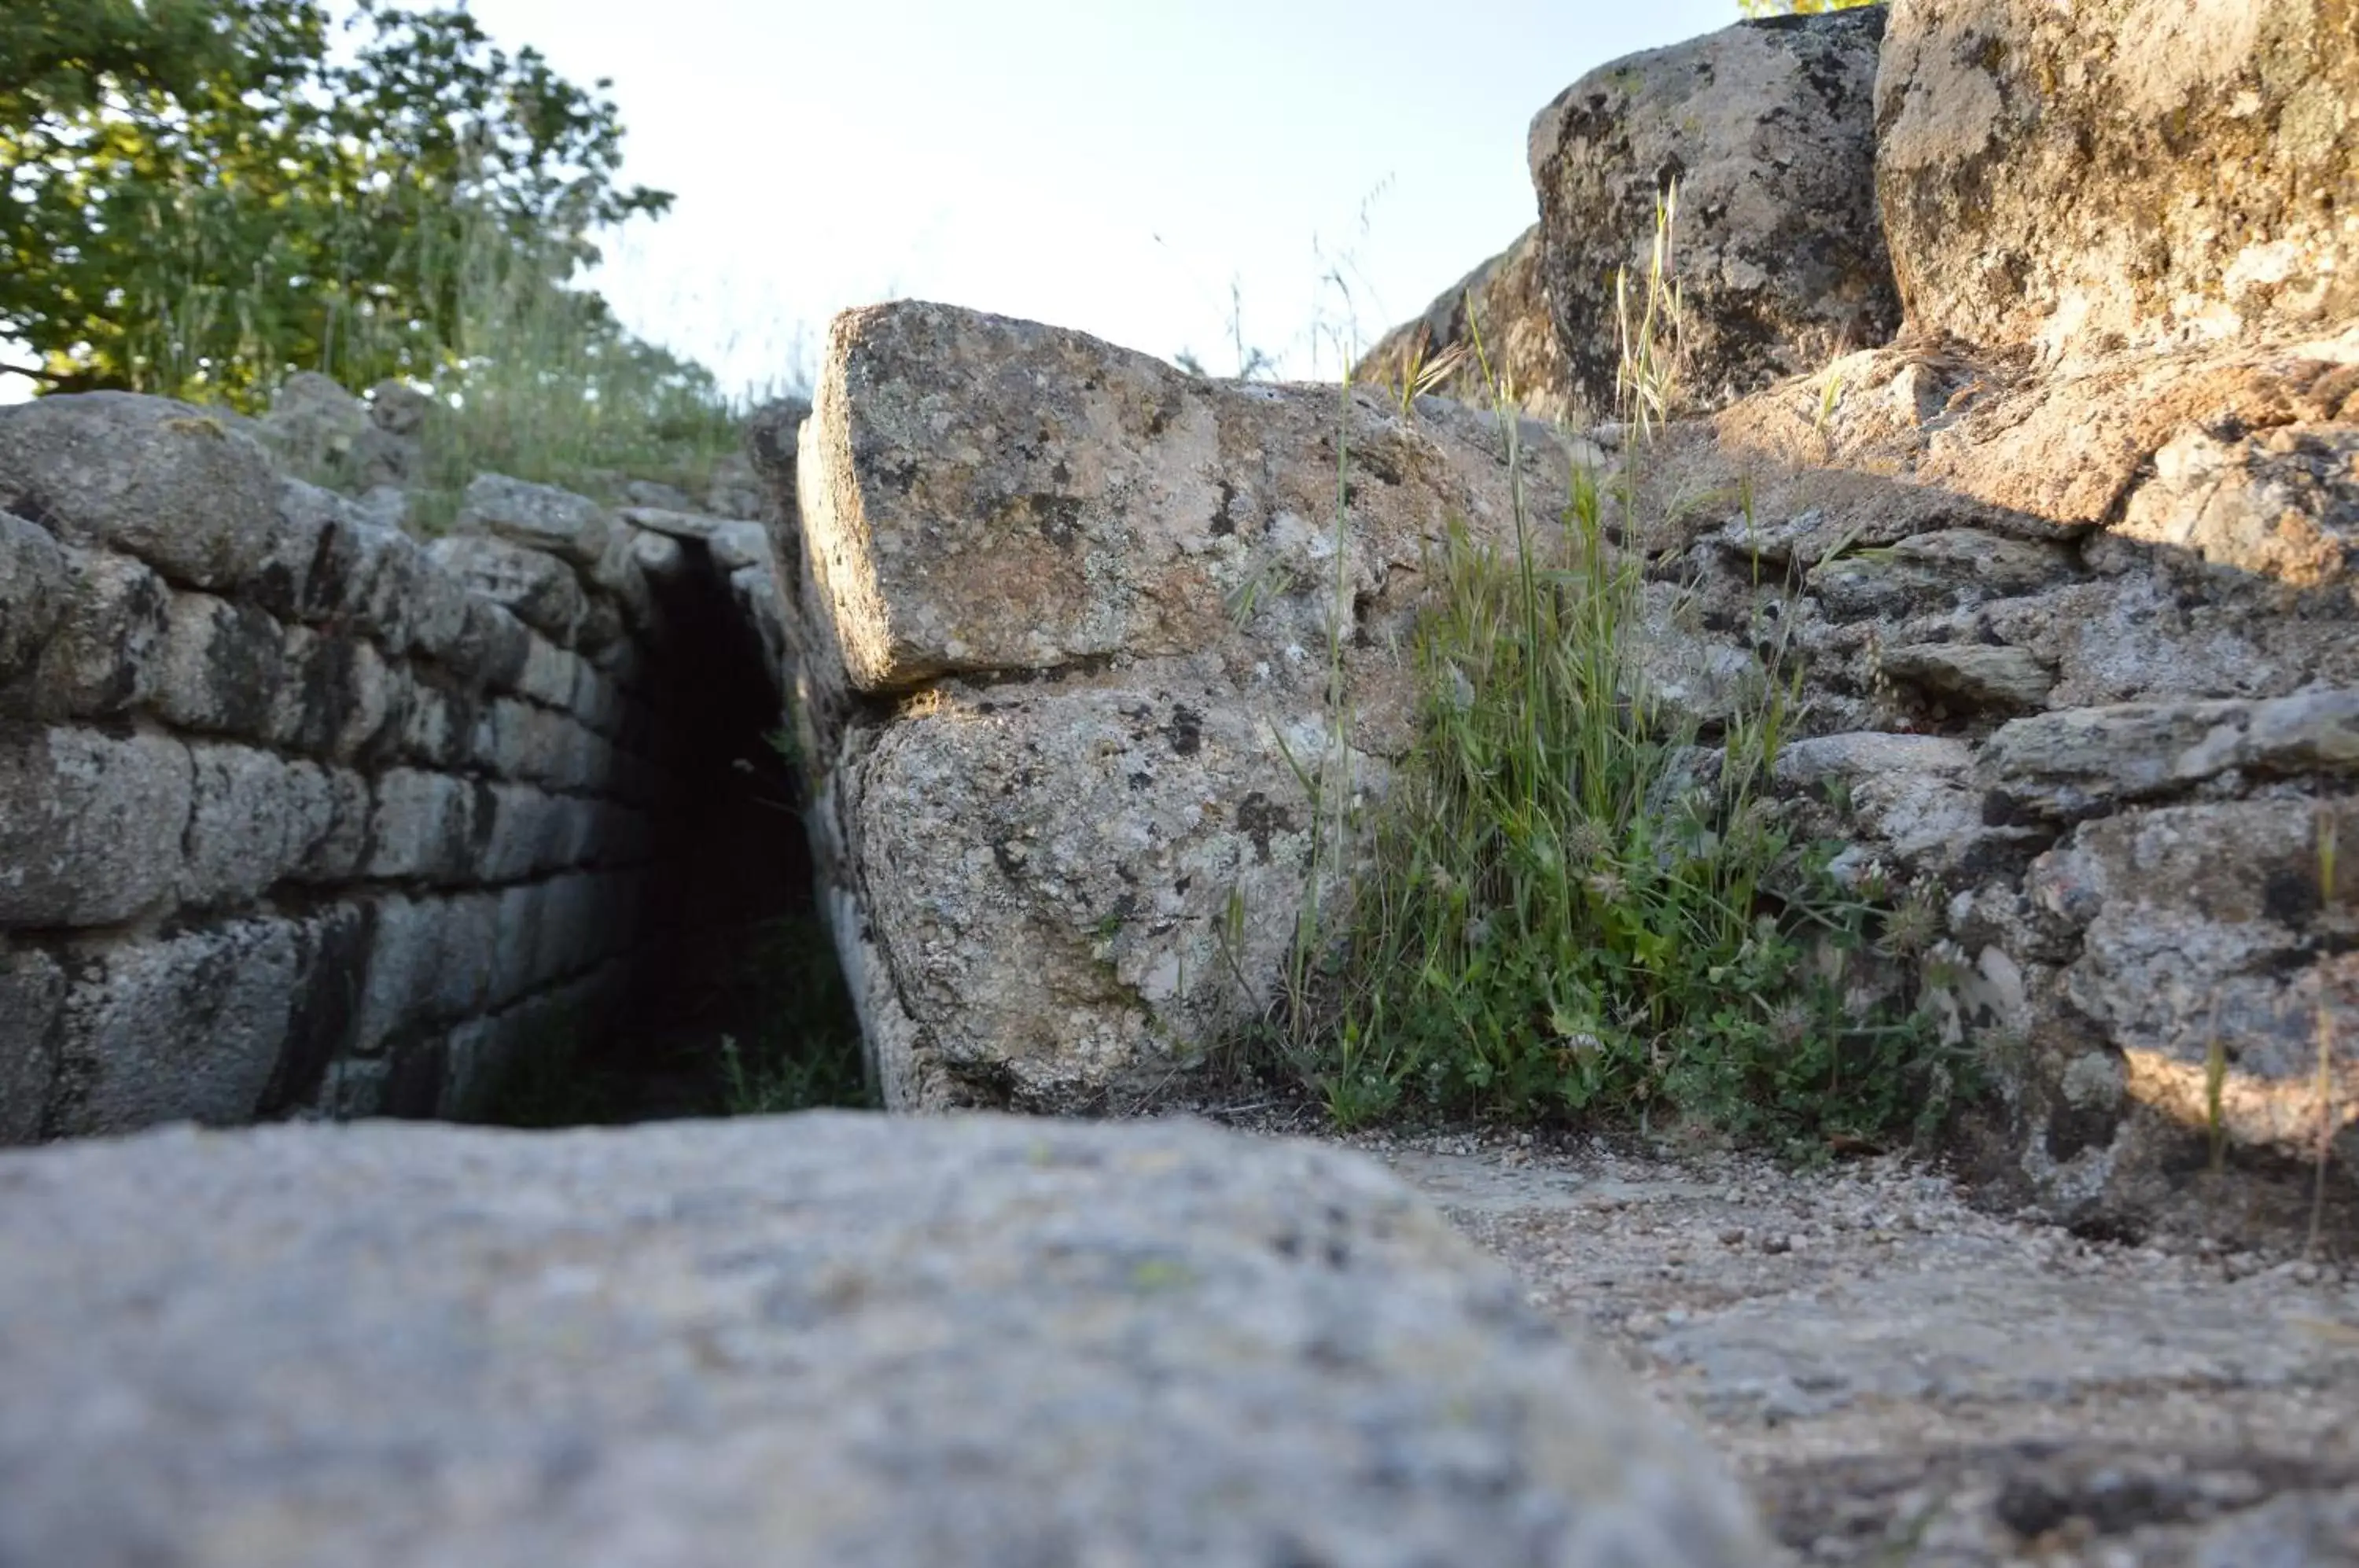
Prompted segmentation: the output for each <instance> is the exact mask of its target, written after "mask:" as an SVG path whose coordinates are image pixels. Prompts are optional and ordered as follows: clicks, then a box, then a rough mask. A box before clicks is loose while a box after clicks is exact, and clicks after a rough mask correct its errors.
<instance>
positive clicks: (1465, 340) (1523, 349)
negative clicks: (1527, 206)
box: [1352, 224, 1574, 419]
mask: <svg viewBox="0 0 2359 1568" xmlns="http://www.w3.org/2000/svg"><path fill="white" fill-rule="evenodd" d="M1486 367H1487V370H1488V375H1487V376H1486V375H1485V370H1486ZM1352 379H1353V381H1355V382H1361V383H1364V384H1366V385H1368V386H1372V387H1376V388H1377V389H1379V390H1381V391H1390V392H1395V393H1400V392H1404V391H1406V392H1408V393H1410V394H1416V393H1429V392H1430V393H1431V394H1433V395H1434V396H1436V397H1451V398H1455V399H1457V400H1458V401H1460V402H1462V403H1470V404H1472V405H1473V406H1474V407H1476V408H1488V407H1490V405H1491V403H1492V400H1493V397H1494V386H1495V388H1496V395H1497V396H1499V397H1504V398H1506V400H1507V401H1508V402H1509V403H1511V404H1513V405H1514V406H1515V407H1517V408H1520V409H1522V410H1523V411H1524V412H1525V413H1527V414H1529V415H1531V416H1532V417H1533V418H1535V419H1569V418H1571V416H1572V414H1573V412H1574V406H1573V403H1572V399H1571V393H1572V368H1571V365H1570V364H1569V363H1568V362H1567V361H1566V359H1565V354H1564V350H1563V348H1562V347H1561V346H1560V344H1559V343H1557V337H1556V320H1555V318H1554V317H1553V316H1551V315H1550V314H1549V304H1548V291H1547V290H1546V289H1544V288H1542V287H1541V283H1540V231H1539V227H1538V225H1537V224H1535V225H1534V226H1532V227H1531V228H1528V229H1527V230H1525V231H1524V233H1523V234H1522V235H1521V237H1519V238H1518V239H1517V241H1516V243H1515V244H1514V245H1509V246H1508V247H1507V248H1506V250H1505V251H1502V252H1501V253H1500V254H1499V255H1497V256H1493V257H1492V258H1491V259H1490V260H1488V261H1486V262H1484V264H1483V265H1482V266H1480V267H1476V268H1475V269H1474V270H1473V271H1472V272H1470V273H1468V274H1467V275H1466V276H1465V277H1464V278H1460V279H1459V280H1458V281H1457V282H1456V283H1454V284H1452V285H1451V287H1450V288H1449V289H1447V290H1445V291H1444V292H1443V293H1442V294H1441V295H1440V297H1439V298H1437V299H1435V300H1434V301H1433V303H1432V304H1430V305H1429V306H1427V307H1426V310H1425V314H1424V315H1422V316H1419V318H1418V319H1417V320H1415V321H1410V322H1408V323H1407V324H1405V325H1402V326H1397V327H1395V328H1394V329H1393V330H1392V331H1391V332H1386V334H1385V335H1384V336H1383V337H1381V338H1378V339H1377V340H1376V342H1375V344H1374V345H1373V346H1372V347H1370V348H1369V350H1368V351H1367V353H1366V354H1363V355H1361V357H1360V362H1359V364H1358V365H1355V366H1353V370H1352Z"/></svg>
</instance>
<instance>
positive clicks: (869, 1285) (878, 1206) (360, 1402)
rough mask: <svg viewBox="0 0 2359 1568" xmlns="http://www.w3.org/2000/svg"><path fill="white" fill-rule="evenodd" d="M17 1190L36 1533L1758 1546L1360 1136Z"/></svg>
mask: <svg viewBox="0 0 2359 1568" xmlns="http://www.w3.org/2000/svg"><path fill="white" fill-rule="evenodd" d="M0 1192H5V1193H6V1194H7V1200H8V1201H7V1202H6V1203H0V1252H5V1254H6V1255H7V1256H8V1257H9V1258H12V1259H16V1260H19V1261H18V1262H16V1264H15V1265H14V1266H12V1267H11V1268H10V1269H7V1270H5V1272H0V1322H5V1323H7V1325H8V1331H7V1333H6V1334H5V1336H0V1383H5V1386H6V1387H7V1388H9V1389H10V1391H11V1398H10V1399H7V1400H5V1401H0V1557H5V1558H7V1559H8V1560H11V1561H23V1562H27V1563H51V1562H68V1561H74V1562H130V1561H151V1560H153V1561H168V1562H172V1563H183V1564H187V1565H189V1568H206V1565H211V1564H220V1565H223V1568H227V1565H230V1564H235V1565H236V1568H273V1565H274V1564H290V1565H291V1564H294V1563H362V1562H371V1563H470V1564H476V1565H480V1568H501V1565H512V1568H526V1565H527V1564H532V1565H538V1564H545V1563H577V1564H582V1565H583V1568H607V1565H613V1568H620V1565H622V1564H626V1563H656V1562H661V1563H667V1564H678V1565H680V1568H698V1565H702V1564H712V1565H713V1568H722V1565H724V1564H725V1565H735V1564H744V1563H776V1564H781V1565H791V1564H803V1563H809V1564H813V1565H817V1564H822V1563H824V1564H830V1565H832V1568H834V1565H840V1568H863V1565H874V1568H905V1565H907V1564H912V1563H938V1564H943V1565H945V1568H969V1565H971V1568H1016V1565H1018V1564H1038V1563H1105V1564H1114V1563H1236V1564H1245V1563H1256V1564H1266V1563H1330V1564H1335V1565H1336V1568H1409V1565H1411V1564H1422V1563H1529V1564H1536V1565H1537V1564H1550V1565H1562V1568H1757V1565H1759V1564H1763V1563H1768V1562H1770V1561H1772V1557H1771V1552H1772V1548H1771V1547H1770V1546H1769V1544H1768V1542H1767V1541H1766V1540H1765V1539H1764V1538H1763V1537H1762V1536H1761V1535H1760V1534H1759V1533H1758V1532H1757V1530H1756V1526H1755V1525H1754V1524H1753V1523H1752V1522H1751V1520H1750V1519H1748V1518H1747V1517H1746V1513H1745V1509H1744V1508H1743V1506H1742V1504H1741V1503H1740V1502H1739V1501H1738V1499H1737V1497H1736V1495H1735V1493H1734V1488H1733V1486H1731V1484H1730V1482H1729V1481H1728V1480H1727V1478H1726V1477H1725V1476H1724V1475H1723V1473H1722V1471H1721V1469H1720V1467H1719V1466H1718V1465H1716V1464H1715V1463H1714V1462H1713V1461H1712V1459H1711V1458H1710V1457H1709V1456H1708V1455H1707V1454H1704V1453H1703V1452H1702V1451H1701V1449H1700V1447H1699V1446H1698V1445H1697V1444H1696V1443H1693V1442H1692V1441H1690V1439H1688V1438H1687V1437H1686V1436H1685V1434H1684V1433H1682V1432H1680V1431H1679V1430H1678V1429H1677V1428H1675V1427H1674V1426H1673V1425H1672V1423H1671V1422H1670V1421H1669V1419H1668V1418H1667V1417H1666V1416H1665V1415H1664V1414H1662V1413H1661V1412H1660V1411H1659V1410H1658V1409H1657V1408H1655V1407H1654V1406H1653V1405H1652V1403H1651V1401H1649V1400H1648V1399H1647V1397H1646V1396H1644V1395H1642V1394H1640V1393H1639V1392H1638V1391H1637V1390H1636V1388H1634V1387H1633V1386H1632V1385H1631V1384H1630V1383H1629V1381H1628V1380H1627V1378H1626V1377H1625V1375H1624V1374H1622V1373H1621V1372H1620V1370H1619V1369H1618V1368H1613V1367H1606V1366H1604V1365H1602V1364H1601V1363H1600V1362H1599V1361H1598V1360H1597V1359H1596V1358H1594V1357H1593V1356H1589V1355H1587V1354H1585V1353H1583V1352H1582V1350H1580V1349H1579V1348H1577V1347H1575V1346H1573V1345H1570V1344H1568V1343H1567V1342H1566V1341H1565V1340H1564V1339H1562V1338H1561V1337H1560V1334H1559V1333H1558V1332H1557V1331H1556V1330H1555V1329H1554V1328H1553V1327H1551V1326H1550V1325H1549V1324H1548V1323H1546V1322H1545V1321H1544V1320H1543V1319H1541V1318H1540V1317H1539V1316H1538V1313H1537V1312H1534V1311H1533V1310H1532V1309H1531V1308H1529V1307H1527V1306H1526V1305H1525V1304H1524V1301H1523V1300H1522V1297H1521V1293H1520V1287H1518V1286H1517V1284H1516V1283H1515V1282H1514V1281H1513V1279H1511V1278H1510V1277H1509V1276H1508V1275H1507V1274H1506V1272H1505V1271H1504V1270H1502V1269H1499V1268H1498V1267H1497V1266H1495V1264H1493V1263H1491V1262H1489V1261H1488V1260H1485V1259H1484V1258H1481V1257H1480V1256H1479V1255H1478V1254H1476V1253H1475V1252H1474V1251H1473V1247H1471V1246H1470V1245H1469V1244H1468V1243H1466V1242H1464V1241H1463V1240H1462V1239H1461V1238H1460V1237H1458V1236H1455V1235H1454V1234H1452V1233H1451V1231H1450V1229H1449V1228H1448V1226H1447V1225H1445V1224H1444V1223H1443V1222H1442V1220H1441V1219H1440V1216H1439V1215H1438V1214H1435V1213H1434V1212H1433V1211H1432V1210H1430V1208H1428V1207H1427V1206H1426V1205H1425V1203H1423V1202H1422V1201H1421V1200H1419V1199H1418V1198H1417V1197H1415V1196H1414V1195H1413V1194H1412V1193H1411V1192H1409V1191H1408V1189H1407V1188H1405V1187H1403V1186H1401V1185H1400V1184H1399V1183H1398V1182H1397V1181H1395V1180H1394V1179H1393V1178H1391V1177H1389V1176H1386V1175H1384V1174H1383V1173H1381V1172H1380V1171H1377V1170H1375V1168H1374V1167H1373V1166H1371V1165H1369V1164H1367V1163H1365V1162H1364V1161H1363V1160H1360V1159H1358V1158H1356V1157H1353V1156H1350V1155H1345V1154H1343V1153H1340V1152H1337V1151H1333V1150H1329V1149H1317V1148H1314V1147H1310V1146H1307V1145H1299V1144H1277V1143H1256V1142H1253V1141H1249V1140H1247V1139H1245V1138H1238V1137H1235V1136H1234V1135H1230V1134H1225V1133H1221V1132H1216V1131H1213V1130H1211V1129H1209V1128H1205V1127H1196V1126H1189V1125H1184V1124H1180V1125H1132V1126H1123V1127H1083V1126H1060V1125H1057V1124H1048V1123H1038V1122H1023V1121H1009V1120H995V1119H970V1120H954V1121H931V1122H907V1121H894V1120H886V1119H882V1118H874V1117H859V1116H843V1115H832V1116H830V1115H818V1116H799V1117H793V1118H788V1119H785V1120H747V1121H735V1122H729V1123H701V1124H698V1123H691V1124H671V1125H656V1126H644V1127H631V1128H625V1129H619V1130H612V1131H581V1132H573V1133H568V1134H562V1135H525V1134H516V1133H497V1132H488V1131H474V1130H467V1129H460V1128H429V1127H399V1126H395V1125H390V1124H375V1125H370V1126H364V1127H342V1128H329V1127H268V1128H258V1129H254V1130H251V1131H247V1132H243V1133H238V1134H234V1135H223V1134H204V1133H196V1132H189V1131H177V1132H170V1133H163V1134H158V1135H153V1136H150V1137H147V1138H138V1139H135V1140H132V1141H129V1142H125V1143H119V1144H112V1145H93V1146H90V1147H83V1148H67V1149H51V1150H42V1151H38V1152H32V1153H17V1154H11V1155H7V1156H4V1157H0ZM158 1302H163V1303H168V1307H167V1309H166V1310H162V1311H158V1309H157V1307H156V1305H155V1303H158ZM134 1411H136V1412H138V1413H137V1415H136V1417H131V1416H127V1415H126V1414H125V1412H134Z"/></svg>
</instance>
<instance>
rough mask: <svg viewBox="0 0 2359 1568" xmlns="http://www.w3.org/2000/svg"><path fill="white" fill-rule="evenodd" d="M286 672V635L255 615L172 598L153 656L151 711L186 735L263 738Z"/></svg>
mask: <svg viewBox="0 0 2359 1568" xmlns="http://www.w3.org/2000/svg"><path fill="white" fill-rule="evenodd" d="M285 666H286V634H285V633H284V632H283V631H282V630H281V629H280V627H279V625H278V623H277V621H275V620H273V619H271V618H270V616H269V615H266V614H265V613H263V612H262V611H261V610H258V609H255V607H254V606H253V605H251V604H235V603H234V602H232V601H230V600H227V599H217V598H215V597H213V596H212V594H209V593H175V594H173V595H172V603H171V605H170V607H169V609H168V610H167V611H166V613H165V625H164V644H163V647H162V648H160V649H159V650H158V656H157V665H156V675H155V698H154V702H155V706H156V711H157V712H158V713H159V714H161V715H162V716H163V717H164V718H165V719H167V720H168V721H169V722H171V723H172V724H178V725H179V726H181V727H182V728H184V729H192V730H201V731H204V732H207V733H209V734H213V735H239V736H243V737H247V738H251V739H255V740H263V739H266V738H268V737H269V735H270V731H271V716H272V713H273V711H274V710H275V709H276V708H277V705H278V687H279V682H280V681H281V680H282V679H284V676H285Z"/></svg>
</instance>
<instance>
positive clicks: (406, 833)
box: [366, 768, 478, 881]
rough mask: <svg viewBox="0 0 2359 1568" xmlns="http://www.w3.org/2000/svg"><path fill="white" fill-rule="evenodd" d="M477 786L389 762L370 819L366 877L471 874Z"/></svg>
mask: <svg viewBox="0 0 2359 1568" xmlns="http://www.w3.org/2000/svg"><path fill="white" fill-rule="evenodd" d="M477 793H478V788H477V786H476V785H474V784H473V783H472V782H470V781H469V780H467V779H456V778H453V777H451V775H450V774H447V773H426V772H421V771H420V770H419V769H417V768H388V769H387V770H386V772H385V773H384V774H383V775H381V776H380V777H379V778H378V779H377V781H376V805H375V811H373V812H372V813H371V815H370V819H369V822H370V825H369V844H370V850H369V857H368V864H367V866H366V871H367V874H368V875H369V876H371V877H388V878H419V879H422V880H426V881H463V880H466V879H467V878H469V877H472V876H473V874H474V865H475V842H476V830H477V825H478V824H477V822H476V813H477V808H478V800H477Z"/></svg>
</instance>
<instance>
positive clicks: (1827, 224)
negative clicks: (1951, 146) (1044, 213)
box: [1529, 6, 1899, 418]
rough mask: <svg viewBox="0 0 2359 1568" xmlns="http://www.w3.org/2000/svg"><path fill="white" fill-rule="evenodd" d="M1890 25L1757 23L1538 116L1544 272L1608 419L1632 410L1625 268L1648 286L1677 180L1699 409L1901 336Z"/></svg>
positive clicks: (1649, 59) (1580, 396) (1686, 371)
mask: <svg viewBox="0 0 2359 1568" xmlns="http://www.w3.org/2000/svg"><path fill="white" fill-rule="evenodd" d="M1884 25H1885V15H1884V9H1883V7H1881V6H1871V7H1867V8H1864V9H1858V10H1849V11H1843V12H1837V13H1832V14H1830V15H1826V16H1785V17H1777V18H1774V19H1769V20H1763V21H1752V22H1743V23H1739V24H1738V25H1736V26H1734V27H1728V28H1725V29H1723V31H1720V32H1717V33H1712V34H1709V35H1707V36H1705V37H1703V38H1697V39H1694V40H1692V41H1690V42H1688V43H1684V44H1679V45H1676V46H1674V47H1672V48H1670V49H1655V50H1651V51H1649V52H1647V53H1645V54H1638V55H1633V56H1631V57H1630V58H1628V59H1626V60H1617V61H1615V62H1614V63H1613V64H1611V65H1607V66H1602V67H1600V68H1599V69H1598V70H1596V71H1591V72H1590V73H1589V74H1588V75H1587V76H1584V77H1582V79H1581V80H1580V81H1579V82H1574V83H1573V84H1572V85H1571V87H1568V88H1566V89H1565V91H1564V92H1563V93H1561V94H1560V95H1559V96H1558V97H1557V99H1556V100H1555V102H1553V103H1549V105H1548V107H1546V108H1545V109H1542V110H1541V111H1540V112H1539V114H1538V115H1536V116H1535V117H1534V118H1533V121H1532V127H1531V136H1530V145H1529V159H1530V165H1531V174H1532V185H1533V188H1534V190H1535V191H1537V192H1538V197H1539V210H1540V224H1539V233H1540V250H1539V277H1540V281H1541V283H1542V285H1543V286H1544V288H1545V289H1546V292H1547V298H1548V303H1549V308H1550V310H1552V311H1553V313H1554V316H1555V321H1556V328H1557V338H1558V342H1559V343H1560V345H1561V347H1562V351H1563V354H1564V356H1565V358H1566V360H1567V362H1568V363H1569V366H1570V372H1571V374H1570V386H1571V395H1572V398H1573V400H1574V402H1575V403H1576V404H1578V405H1582V406H1585V408H1586V409H1587V410H1588V412H1589V413H1590V415H1591V417H1593V418H1596V417H1603V416H1605V415H1608V414H1610V413H1611V412H1612V410H1613V409H1614V407H1615V403H1616V390H1615V377H1616V375H1617V372H1618V370H1619V367H1620V364H1621V349H1622V343H1621V332H1620V330H1619V327H1618V324H1617V314H1616V306H1615V278H1616V275H1617V273H1620V272H1622V271H1624V270H1625V269H1626V271H1627V273H1628V275H1629V277H1630V278H1631V280H1632V283H1633V286H1634V288H1636V289H1638V290H1639V292H1640V294H1641V296H1643V289H1644V285H1645V280H1646V278H1647V266H1648V260H1649V256H1650V255H1651V252H1652V250H1653V246H1654V244H1655V235H1656V211H1657V204H1658V198H1659V197H1661V196H1662V195H1663V194H1665V193H1666V192H1667V191H1669V188H1670V187H1671V186H1672V184H1673V183H1674V182H1676V183H1677V185H1678V187H1679V192H1680V194H1679V223H1678V232H1677V236H1676V251H1675V256H1674V265H1675V267H1676V270H1677V274H1678V278H1679V282H1680V289H1681V296H1682V305H1683V310H1682V312H1681V314H1682V321H1683V331H1682V334H1681V335H1682V342H1683V348H1682V354H1681V356H1680V364H1681V380H1682V383H1683V387H1684V391H1685V395H1686V397H1687V399H1688V401H1689V404H1690V407H1693V408H1704V409H1709V408H1717V407H1719V406H1721V405H1722V404H1724V403H1726V402H1728V401H1730V400H1731V399H1732V398H1734V397H1739V396H1741V395H1743V394H1745V393H1747V392H1751V391H1753V390H1755V389H1756V388H1758V387H1762V386H1764V385H1766V384H1767V383H1768V382H1770V381H1772V380H1775V379H1776V378H1777V377H1778V376H1785V375H1789V374H1791V373H1793V372H1796V371H1801V370H1808V369H1812V368H1815V367H1816V366H1818V365H1821V364H1823V363H1824V362H1825V361H1826V360H1827V359H1828V358H1830V357H1832V355H1834V354H1839V353H1843V352H1844V351H1846V350H1850V349H1857V348H1865V347H1869V346H1871V345H1873V344H1875V343H1882V342H1884V341H1885V340H1886V339H1887V338H1889V337H1890V336H1891V335H1892V332H1893V329H1894V328H1895V327H1896V326H1897V324H1898V321H1899V307H1898V301H1897V296H1896V295H1895V293H1894V289H1893V281H1892V268H1891V264H1890V262H1889V260H1888V259H1887V258H1886V254H1885V247H1884V236H1883V233H1882V230H1881V229H1880V227H1879V226H1878V224H1877V222H1876V212H1875V114H1874V112H1873V93H1874V89H1875V80H1876V60H1877V40H1878V39H1879V38H1881V37H1882V35H1883V32H1884Z"/></svg>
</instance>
